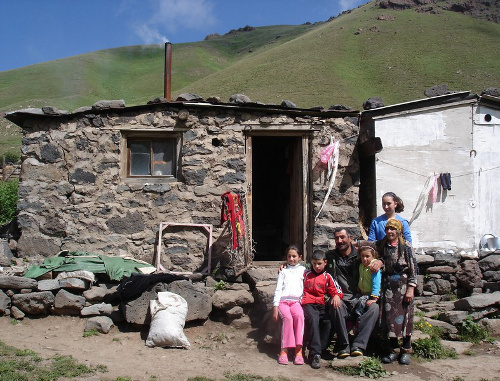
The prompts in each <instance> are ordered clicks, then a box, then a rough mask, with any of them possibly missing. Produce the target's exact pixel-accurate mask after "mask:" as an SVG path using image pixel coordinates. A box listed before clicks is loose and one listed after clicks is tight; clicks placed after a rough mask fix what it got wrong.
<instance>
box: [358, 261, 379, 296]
mask: <svg viewBox="0 0 500 381" xmlns="http://www.w3.org/2000/svg"><path fill="white" fill-rule="evenodd" d="M373 261H376V259H374V260H373ZM373 261H372V262H373ZM381 281H382V272H381V271H380V270H379V271H377V272H376V273H372V272H371V271H370V268H369V267H365V266H364V265H363V264H362V263H361V264H360V265H359V281H358V289H359V291H360V292H361V294H362V295H369V296H370V297H372V298H373V299H376V298H378V297H379V296H380V284H381Z"/></svg>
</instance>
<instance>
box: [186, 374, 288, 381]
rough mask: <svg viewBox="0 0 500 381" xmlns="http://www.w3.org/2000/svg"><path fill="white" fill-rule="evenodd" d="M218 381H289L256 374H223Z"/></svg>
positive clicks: (199, 379) (193, 380) (199, 380)
mask: <svg viewBox="0 0 500 381" xmlns="http://www.w3.org/2000/svg"><path fill="white" fill-rule="evenodd" d="M187 381H217V379H215V378H209V377H205V376H196V377H190V378H188V379H187ZM219 381H291V380H290V379H289V378H287V377H281V376H280V377H278V378H273V377H262V376H259V375H257V374H245V373H231V372H226V373H224V378H222V379H220V380H219Z"/></svg>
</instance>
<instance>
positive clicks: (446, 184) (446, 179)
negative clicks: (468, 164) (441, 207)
mask: <svg viewBox="0 0 500 381" xmlns="http://www.w3.org/2000/svg"><path fill="white" fill-rule="evenodd" d="M439 179H440V181H441V186H442V187H443V190H444V189H446V190H451V174H449V173H441V174H440V175H439Z"/></svg>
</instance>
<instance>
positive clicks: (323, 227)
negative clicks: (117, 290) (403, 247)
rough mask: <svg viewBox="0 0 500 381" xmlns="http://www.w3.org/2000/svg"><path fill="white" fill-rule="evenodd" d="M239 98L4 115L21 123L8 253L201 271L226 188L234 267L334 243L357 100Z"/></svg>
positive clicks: (353, 170)
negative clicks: (335, 103)
mask: <svg viewBox="0 0 500 381" xmlns="http://www.w3.org/2000/svg"><path fill="white" fill-rule="evenodd" d="M241 98H242V97H240V98H235V100H233V99H232V101H231V103H220V102H214V103H209V102H207V101H204V100H202V99H197V100H195V101H189V100H185V99H184V100H178V101H175V102H167V101H166V99H164V98H159V99H156V100H155V101H152V102H149V103H148V104H146V105H139V106H133V107H125V104H124V102H123V101H102V102H98V103H96V104H95V105H94V106H92V107H91V108H90V107H88V108H82V109H78V110H75V111H74V112H71V113H68V112H65V111H60V110H57V109H55V108H53V107H44V108H42V109H41V110H40V109H26V110H19V111H15V112H13V113H10V114H8V115H7V116H6V118H7V119H9V120H10V121H12V122H14V123H16V124H17V125H19V126H20V127H22V129H23V142H22V170H21V175H20V182H19V202H18V210H19V214H18V225H19V228H20V230H21V232H22V234H21V236H20V238H19V240H18V241H17V242H15V244H16V249H17V253H18V256H20V257H29V258H31V257H39V258H40V257H48V256H53V255H56V254H57V253H58V252H60V251H62V250H69V251H85V252H89V253H95V254H109V255H132V256H133V257H135V258H136V259H141V260H144V261H147V262H148V263H156V264H157V265H158V266H161V267H163V268H165V269H168V270H173V271H179V272H198V271H204V272H206V273H208V272H212V271H213V270H214V268H216V267H217V266H218V265H219V264H220V263H222V261H225V262H224V263H225V264H229V265H230V264H231V262H232V258H231V255H230V250H229V251H228V244H229V239H228V237H227V234H223V233H224V225H223V224H221V205H222V200H221V195H223V194H224V193H225V192H228V191H232V192H237V193H239V194H240V196H241V200H242V204H243V208H244V209H245V210H246V213H245V232H246V233H247V236H246V237H247V240H248V241H247V242H250V244H249V245H248V246H247V247H246V249H245V250H246V253H245V255H246V257H245V263H243V265H241V266H240V268H244V267H245V266H246V265H248V264H249V263H254V264H256V263H257V264H259V263H260V264H264V265H265V264H270V263H272V262H273V261H278V260H281V258H282V255H283V251H284V248H285V247H286V246H287V245H289V244H291V243H295V244H298V245H299V246H300V247H301V248H302V250H303V252H304V253H306V254H308V253H310V252H311V249H312V247H313V246H314V247H316V246H320V247H325V248H333V247H334V241H333V228H334V227H335V226H345V225H347V226H350V227H354V228H356V227H357V226H358V190H359V186H358V185H359V164H358V160H357V155H356V154H354V151H355V147H356V142H357V139H358V132H359V127H358V117H359V112H358V111H346V110H319V109H299V108H296V107H295V106H294V105H293V104H292V105H291V104H290V103H287V102H284V103H283V105H281V106H276V105H262V104H257V103H252V102H248V101H249V100H248V99H247V101H246V103H241V102H239V101H238V99H241ZM181 99H182V98H181ZM236 102H238V103H236ZM331 139H334V140H338V141H339V142H340V150H339V152H340V154H339V158H338V163H339V166H338V172H337V176H336V180H335V184H334V186H333V190H332V192H331V194H330V196H329V199H330V201H329V202H327V203H326V205H325V207H324V208H323V210H322V211H321V213H319V216H317V214H318V212H319V207H320V205H321V204H322V202H323V200H324V198H325V196H326V195H327V189H328V185H329V184H328V168H327V166H326V165H324V164H322V163H321V161H320V151H321V150H322V149H323V148H324V147H326V146H327V145H328V144H330V142H331ZM162 222H163V223H167V224H164V225H161V226H160V224H161V223H162ZM211 240H213V244H212V245H210V241H211ZM158 250H159V251H160V252H157V251H158ZM228 252H229V254H228ZM207 253H210V256H207ZM224 253H225V254H224ZM227 255H229V258H225V259H224V256H227ZM306 258H307V255H306Z"/></svg>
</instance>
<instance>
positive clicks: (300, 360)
mask: <svg viewBox="0 0 500 381" xmlns="http://www.w3.org/2000/svg"><path fill="white" fill-rule="evenodd" d="M300 260H302V255H301V254H300V251H299V249H298V248H297V247H296V246H293V245H292V246H290V247H288V249H287V251H286V261H287V265H286V267H285V268H284V269H283V270H281V271H280V273H279V275H278V280H277V281H276V291H275V292H274V301H273V319H274V320H275V321H278V316H279V317H281V321H282V322H283V327H282V330H281V332H282V333H281V351H280V354H279V357H278V363H279V364H282V365H288V348H294V349H295V359H294V360H293V363H294V364H295V365H302V364H304V357H303V355H302V340H303V336H304V311H303V310H302V306H301V304H300V299H301V298H302V292H303V290H304V271H305V267H304V266H302V265H300V264H299V261H300Z"/></svg>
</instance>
